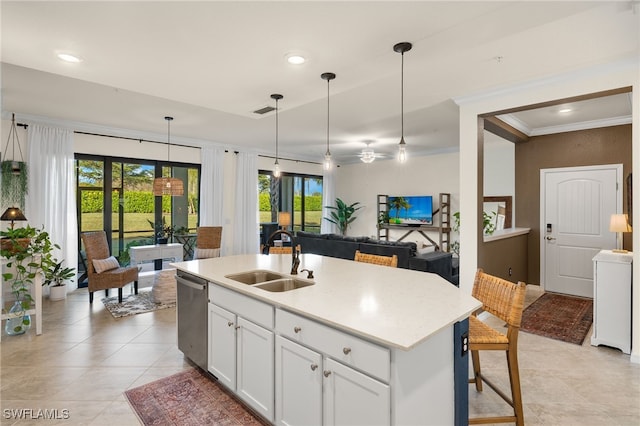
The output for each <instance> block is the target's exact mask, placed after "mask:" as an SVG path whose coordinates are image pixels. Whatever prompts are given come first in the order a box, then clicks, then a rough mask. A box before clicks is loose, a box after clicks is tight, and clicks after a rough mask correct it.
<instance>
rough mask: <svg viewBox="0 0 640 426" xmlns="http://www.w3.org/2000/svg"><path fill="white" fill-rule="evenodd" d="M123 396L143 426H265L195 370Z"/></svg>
mask: <svg viewBox="0 0 640 426" xmlns="http://www.w3.org/2000/svg"><path fill="white" fill-rule="evenodd" d="M124 395H125V397H126V398H127V400H128V401H129V404H131V407H132V408H133V410H134V411H135V412H136V414H137V416H138V419H140V421H141V422H142V424H144V425H163V426H164V425H176V426H177V425H185V426H187V425H188V426H195V425H234V426H235V425H251V426H257V425H267V424H268V423H266V422H265V421H263V420H262V419H260V418H259V417H258V416H255V415H254V414H253V413H251V411H249V410H248V409H247V408H245V407H244V406H243V405H242V404H241V403H240V402H239V401H238V400H236V399H235V397H234V396H232V395H231V394H230V393H229V392H228V391H227V390H225V389H224V388H223V387H222V386H221V385H219V384H218V383H217V382H216V381H215V380H214V379H212V378H210V377H208V376H206V375H205V373H203V372H202V371H201V370H199V369H197V368H192V369H189V370H185V371H183V372H180V373H177V374H174V375H173V376H169V377H166V378H164V379H160V380H156V381H155V382H151V383H147V384H146V385H143V386H140V387H137V388H134V389H129V390H128V391H125V393H124Z"/></svg>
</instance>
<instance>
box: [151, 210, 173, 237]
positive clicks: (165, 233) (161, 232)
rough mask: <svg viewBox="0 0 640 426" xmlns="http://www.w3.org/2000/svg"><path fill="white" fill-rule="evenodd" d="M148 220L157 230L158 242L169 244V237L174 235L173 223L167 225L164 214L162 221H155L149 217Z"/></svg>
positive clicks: (155, 230)
mask: <svg viewBox="0 0 640 426" xmlns="http://www.w3.org/2000/svg"><path fill="white" fill-rule="evenodd" d="M147 222H149V225H151V228H152V229H153V230H154V232H155V238H156V244H167V243H168V242H169V239H170V238H171V237H173V234H174V232H175V228H174V226H173V225H167V222H166V220H165V218H164V216H163V217H162V222H158V223H153V222H152V221H150V220H149V219H147Z"/></svg>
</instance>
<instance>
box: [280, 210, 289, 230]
mask: <svg viewBox="0 0 640 426" xmlns="http://www.w3.org/2000/svg"><path fill="white" fill-rule="evenodd" d="M278 225H280V229H287V227H288V226H291V213H289V212H280V213H278Z"/></svg>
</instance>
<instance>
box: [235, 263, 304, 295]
mask: <svg viewBox="0 0 640 426" xmlns="http://www.w3.org/2000/svg"><path fill="white" fill-rule="evenodd" d="M225 278H229V279H231V280H234V281H238V282H240V283H243V284H247V285H251V286H253V287H256V288H259V289H262V290H266V291H272V292H283V291H291V290H295V289H298V288H302V287H307V286H310V285H313V284H315V283H314V282H313V281H308V280H303V279H300V278H294V277H291V276H289V275H283V274H279V273H277V272H272V271H267V270H263V269H258V270H255V271H247V272H240V273H238V274H230V275H225Z"/></svg>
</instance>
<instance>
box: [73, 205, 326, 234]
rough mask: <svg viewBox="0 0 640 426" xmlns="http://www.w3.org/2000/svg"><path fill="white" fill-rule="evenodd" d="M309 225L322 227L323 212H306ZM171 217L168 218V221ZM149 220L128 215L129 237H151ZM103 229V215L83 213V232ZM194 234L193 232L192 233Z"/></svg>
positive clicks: (266, 216) (264, 217)
mask: <svg viewBox="0 0 640 426" xmlns="http://www.w3.org/2000/svg"><path fill="white" fill-rule="evenodd" d="M300 217H301V215H300V212H294V221H295V223H296V224H300V220H301V219H300ZM306 218H307V223H306V224H307V225H312V226H313V225H315V226H320V221H321V218H322V212H321V211H317V210H316V211H307V212H306ZM117 219H118V217H117V215H116V214H114V215H113V219H112V220H113V221H114V222H113V223H118V221H117ZM168 219H169V217H168V216H167V220H168ZM148 220H153V214H152V213H127V214H126V215H125V229H124V231H125V232H126V235H127V237H150V236H151V226H150V225H149V222H148ZM197 220H198V217H197V215H195V214H191V215H189V228H190V229H195V228H196V223H197ZM260 222H271V213H270V212H260ZM101 229H102V213H83V214H82V232H86V231H98V230H101ZM134 231H137V232H134ZM192 232H193V231H192Z"/></svg>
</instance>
